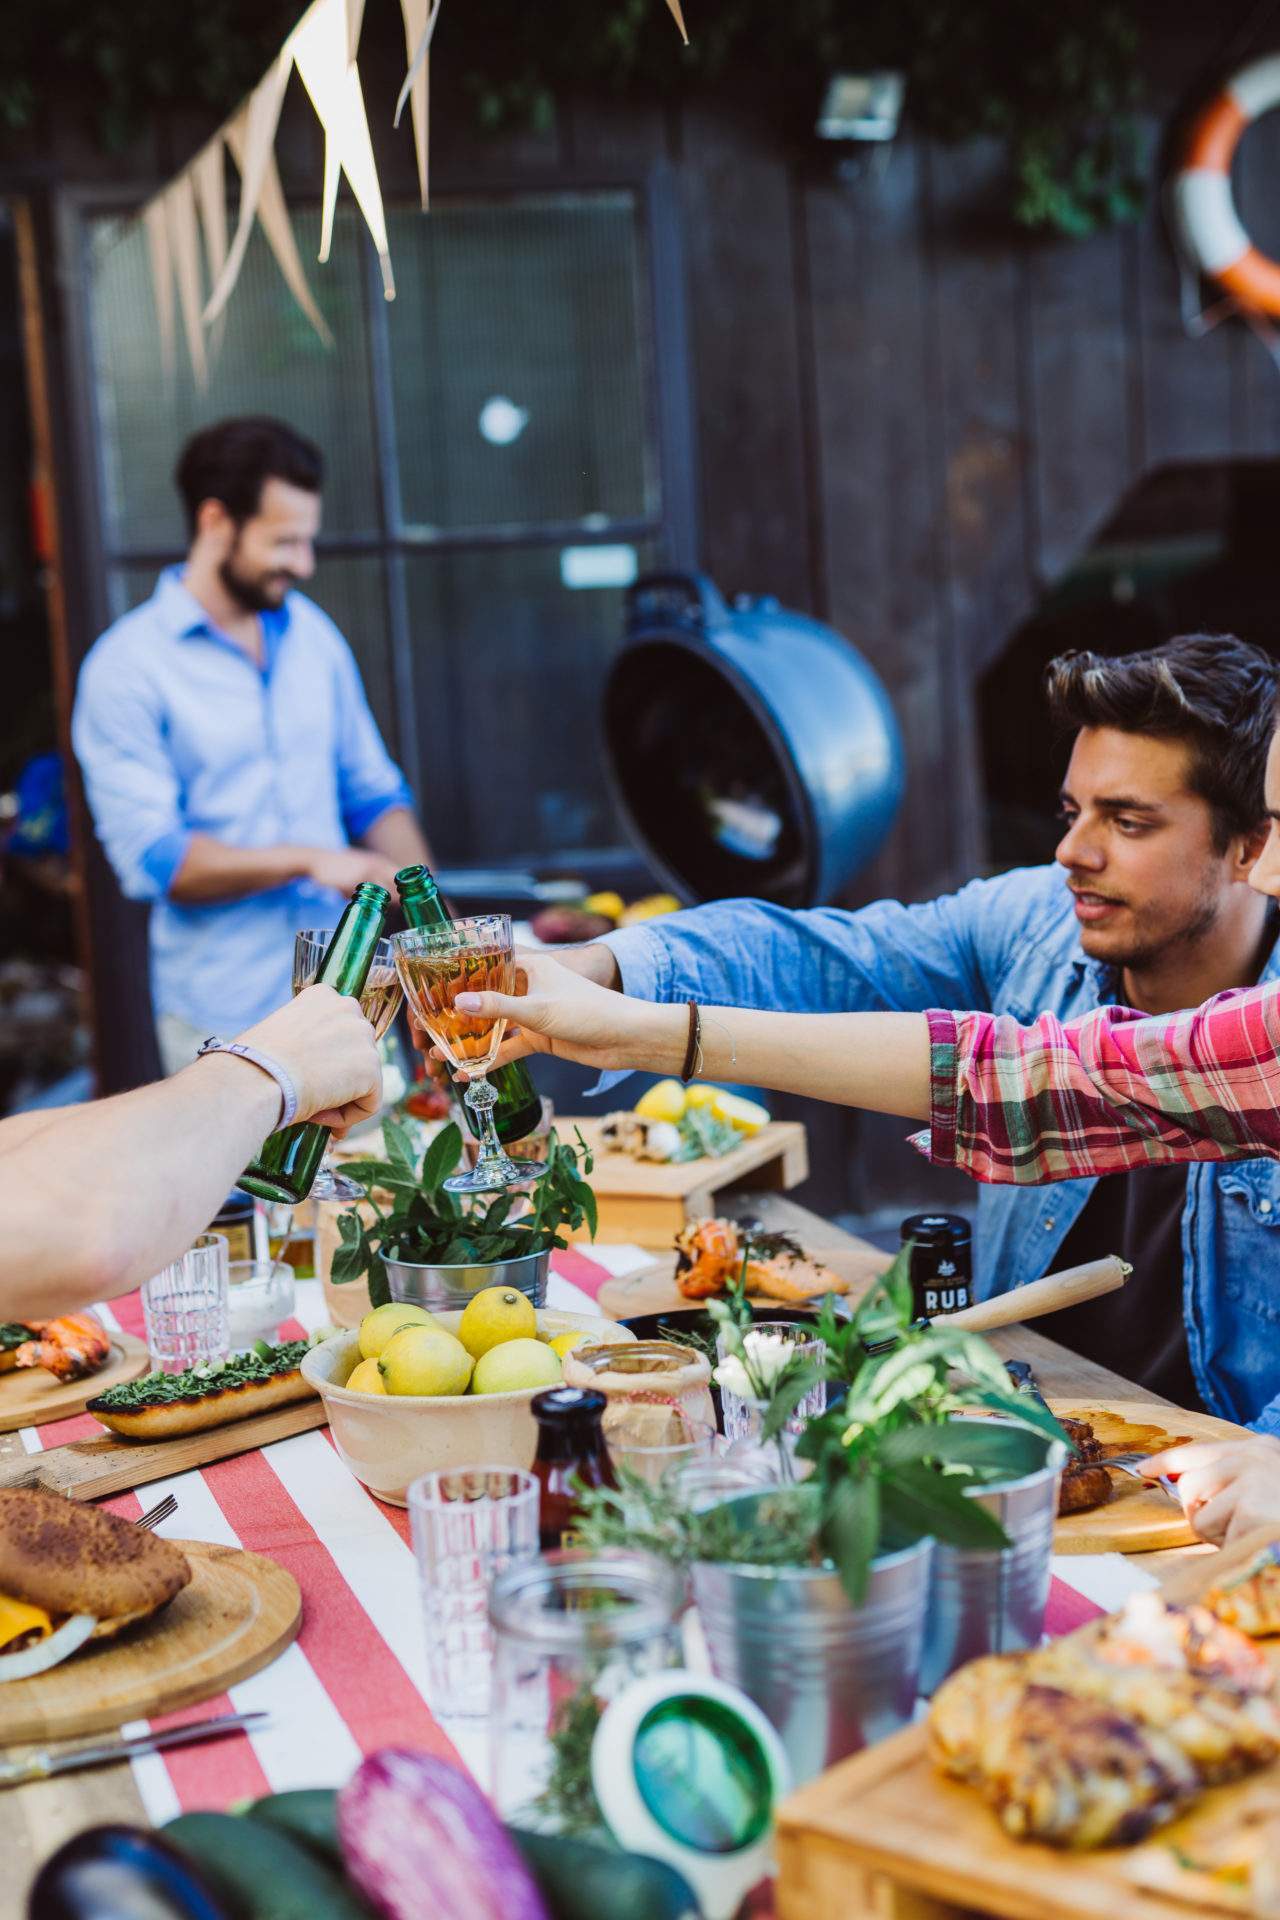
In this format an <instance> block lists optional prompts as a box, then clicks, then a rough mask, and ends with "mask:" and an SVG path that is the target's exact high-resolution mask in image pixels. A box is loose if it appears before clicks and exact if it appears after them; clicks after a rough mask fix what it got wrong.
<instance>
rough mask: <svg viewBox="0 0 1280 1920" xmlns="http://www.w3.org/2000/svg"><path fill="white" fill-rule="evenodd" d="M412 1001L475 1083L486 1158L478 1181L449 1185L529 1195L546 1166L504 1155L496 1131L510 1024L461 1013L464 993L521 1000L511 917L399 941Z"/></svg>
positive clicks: (472, 1177) (465, 1176) (451, 923)
mask: <svg viewBox="0 0 1280 1920" xmlns="http://www.w3.org/2000/svg"><path fill="white" fill-rule="evenodd" d="M391 944H392V946H393V948H394V949H395V956H396V971H397V972H398V973H399V975H400V980H401V983H402V985H403V987H404V991H405V998H406V999H407V1000H408V1002H409V1005H410V1006H411V1007H412V1009H413V1011H414V1013H415V1014H416V1015H417V1017H418V1020H419V1022H420V1023H421V1024H422V1026H424V1027H425V1028H426V1030H427V1032H428V1033H429V1034H430V1035H431V1038H432V1040H434V1042H435V1044H436V1045H437V1046H438V1047H439V1049H440V1051H441V1053H443V1054H444V1056H445V1058H446V1060H447V1061H448V1062H449V1064H450V1066H451V1067H453V1068H454V1070H455V1072H460V1073H465V1074H468V1075H469V1076H470V1078H469V1080H468V1084H467V1091H466V1094H465V1096H464V1097H465V1099H466V1103H467V1105H468V1106H469V1107H470V1109H471V1111H472V1113H474V1114H475V1116H476V1118H477V1120H478V1121H479V1123H480V1151H479V1154H478V1155H477V1158H476V1164H475V1166H474V1167H473V1168H472V1169H471V1171H470V1173H455V1174H452V1175H451V1176H450V1178H449V1179H448V1180H446V1181H445V1183H444V1184H445V1187H446V1188H447V1190H448V1191H449V1192H450V1193H497V1192H501V1191H502V1189H503V1188H505V1187H522V1186H525V1185H526V1184H527V1183H528V1182H529V1181H530V1180H536V1179H538V1178H539V1176H540V1175H541V1174H544V1173H545V1172H546V1170H547V1167H546V1162H545V1161H531V1160H522V1161H520V1162H518V1163H517V1162H516V1161H514V1160H512V1159H511V1158H510V1157H509V1155H507V1154H506V1153H504V1152H503V1149H502V1143H501V1141H500V1140H499V1138H498V1129H497V1127H496V1126H495V1125H494V1119H493V1110H494V1108H495V1106H496V1105H497V1104H498V1090H497V1088H496V1087H494V1086H493V1085H492V1084H491V1082H490V1081H489V1079H488V1078H487V1075H488V1071H489V1068H490V1067H491V1066H492V1065H493V1063H494V1061H495V1060H496V1059H497V1057H498V1049H499V1047H500V1046H501V1045H502V1036H503V1034H504V1033H505V1031H506V1026H507V1023H506V1021H505V1020H487V1019H484V1018H483V1017H482V1016H481V1015H479V1014H475V1013H459V1012H458V1011H457V1009H456V1008H455V1006H454V1001H455V1000H456V999H457V997H458V995H459V994H460V993H508V994H509V993H514V992H515V987H516V962H515V950H514V947H513V945H512V939H511V921H510V918H509V916H508V915H507V914H505V913H485V914H480V915H477V916H476V917H474V918H472V919H468V920H447V921H446V922H445V923H444V925H443V926H433V927H412V928H410V929H409V931H408V932H407V933H397V934H394V935H393V936H392V940H391Z"/></svg>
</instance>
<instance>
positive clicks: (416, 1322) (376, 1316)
mask: <svg viewBox="0 0 1280 1920" xmlns="http://www.w3.org/2000/svg"><path fill="white" fill-rule="evenodd" d="M439 1324H440V1323H439V1321H438V1320H437V1319H436V1317H435V1315H434V1314H432V1313H428V1312H427V1310H426V1308H425V1307H414V1306H408V1305H406V1303H405V1302H404V1301H403V1300H388V1302H387V1304H386V1306H385V1307H374V1309H373V1311H372V1312H371V1313H366V1315H365V1317H364V1319H363V1320H362V1321H361V1322H360V1357H361V1358H362V1359H363V1360H376V1359H377V1357H378V1355H379V1354H380V1353H381V1352H382V1349H383V1348H384V1347H385V1346H386V1344H387V1342H388V1340H389V1339H390V1338H391V1336H392V1334H393V1333H399V1331H400V1329H401V1327H437V1326H439Z"/></svg>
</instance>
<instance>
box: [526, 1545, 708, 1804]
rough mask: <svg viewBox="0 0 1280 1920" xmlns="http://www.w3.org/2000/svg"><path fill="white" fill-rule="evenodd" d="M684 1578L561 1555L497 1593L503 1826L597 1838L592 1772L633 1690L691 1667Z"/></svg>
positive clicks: (644, 1561) (648, 1561)
mask: <svg viewBox="0 0 1280 1920" xmlns="http://www.w3.org/2000/svg"><path fill="white" fill-rule="evenodd" d="M684 1604H685V1579H684V1575H683V1573H682V1572H681V1571H680V1569H679V1568H677V1567H673V1566H669V1565H668V1564H667V1562H666V1561H664V1560H656V1559H654V1558H652V1556H650V1555H649V1554H645V1553H626V1552H622V1551H614V1552H609V1553H598V1554H592V1553H583V1552H577V1551H573V1550H569V1549H562V1550H561V1551H559V1552H556V1553H544V1554H543V1555H542V1556H541V1557H540V1558H539V1559H536V1560H532V1561H528V1562H526V1563H524V1564H522V1565H520V1566H515V1567H509V1568H508V1569H507V1571H506V1572H505V1573H503V1574H499V1576H498V1578H497V1579H496V1580H495V1581H494V1583H493V1594H492V1597H491V1599H490V1602H489V1612H490V1616H491V1618H492V1620H493V1631H494V1653H493V1713H492V1716H491V1721H490V1736H491V1741H492V1749H491V1750H492V1791H493V1797H494V1799H495V1801H496V1802H497V1806H498V1811H499V1813H500V1814H501V1815H502V1817H503V1819H504V1820H515V1819H516V1818H517V1817H518V1821H519V1824H520V1825H521V1826H531V1827H540V1828H544V1829H549V1830H551V1831H553V1832H554V1831H557V1830H565V1829H567V1830H569V1831H571V1832H574V1833H579V1834H581V1833H583V1832H589V1831H590V1829H591V1827H592V1825H593V1823H595V1824H598V1823H599V1811H598V1809H597V1808H596V1805H595V1796H594V1795H593V1793H592V1792H591V1788H590V1783H589V1775H588V1769H587V1767H586V1765H585V1764H584V1760H585V1756H586V1755H587V1754H588V1753H589V1752H590V1746H591V1739H592V1736H593V1734H594V1732H595V1728H596V1726H597V1724H598V1723H599V1720H600V1717H601V1715H602V1714H603V1712H604V1710H605V1708H606V1707H607V1706H608V1705H609V1704H610V1702H611V1701H612V1700H614V1699H615V1698H616V1697H617V1695H618V1694H619V1693H621V1692H622V1690H623V1689H624V1688H625V1687H627V1686H628V1685H630V1683H631V1681H633V1680H638V1679H640V1678H642V1677H643V1676H644V1675H646V1674H650V1673H656V1672H658V1671H659V1670H661V1669H662V1668H665V1667H678V1666H680V1665H681V1664H682V1646H681V1633H680V1615H681V1613H682V1611H683V1609H684Z"/></svg>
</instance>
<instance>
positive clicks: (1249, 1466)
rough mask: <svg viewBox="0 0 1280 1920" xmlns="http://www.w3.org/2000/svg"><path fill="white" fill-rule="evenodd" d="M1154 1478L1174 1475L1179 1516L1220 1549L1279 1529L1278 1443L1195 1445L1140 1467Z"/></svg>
mask: <svg viewBox="0 0 1280 1920" xmlns="http://www.w3.org/2000/svg"><path fill="white" fill-rule="evenodd" d="M1142 1471H1143V1473H1145V1474H1147V1475H1149V1476H1150V1477H1151V1478H1152V1479H1155V1478H1156V1477H1157V1476H1158V1475H1160V1474H1162V1473H1167V1474H1172V1475H1174V1476H1175V1478H1176V1479H1177V1482H1178V1498H1179V1499H1180V1500H1181V1502H1182V1507H1183V1511H1184V1513H1185V1514H1186V1516H1187V1518H1188V1520H1189V1521H1190V1522H1191V1524H1192V1526H1193V1527H1194V1528H1195V1530H1196V1532H1197V1533H1198V1534H1199V1535H1200V1538H1201V1539H1202V1540H1212V1541H1213V1542H1214V1543H1215V1544H1216V1545H1218V1546H1221V1545H1223V1544H1224V1543H1225V1542H1226V1541H1228V1540H1238V1539H1239V1538H1240V1536H1241V1535H1242V1534H1245V1533H1249V1532H1251V1531H1252V1530H1253V1529H1255V1528H1257V1527H1267V1526H1272V1527H1280V1440H1277V1439H1275V1438H1274V1437H1273V1436H1272V1435H1271V1434H1267V1433H1255V1434H1250V1435H1249V1436H1248V1437H1247V1438H1241V1439H1239V1440H1196V1441H1193V1442H1192V1443H1191V1444H1190V1445H1189V1446H1185V1447H1170V1448H1168V1450H1167V1451H1166V1452H1164V1453H1157V1454H1154V1455H1153V1456H1152V1458H1151V1459H1150V1460H1144V1461H1143V1462H1142Z"/></svg>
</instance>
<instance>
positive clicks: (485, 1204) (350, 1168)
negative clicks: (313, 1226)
mask: <svg viewBox="0 0 1280 1920" xmlns="http://www.w3.org/2000/svg"><path fill="white" fill-rule="evenodd" d="M383 1139H384V1142H385V1144H386V1150H387V1158H386V1159H385V1160H348V1161H346V1162H344V1164H343V1172H344V1173H347V1174H349V1175H350V1176H351V1178H352V1179H353V1180H357V1181H359V1182H360V1184H361V1186H363V1188H364V1190H365V1203H364V1204H365V1206H366V1207H367V1209H368V1212H369V1213H370V1214H371V1215H372V1218H366V1217H365V1215H364V1213H363V1212H361V1211H359V1210H357V1209H356V1208H353V1209H352V1210H351V1211H350V1212H348V1213H344V1214H342V1215H341V1216H340V1218H339V1220H338V1231H339V1234H340V1235H341V1240H340V1243H339V1245H338V1246H337V1248H336V1249H335V1251H334V1256H333V1266H332V1270H331V1273H330V1279H331V1280H332V1281H333V1283H334V1284H335V1285H337V1286H341V1285H343V1284H345V1283H349V1282H351V1281H353V1280H359V1279H360V1278H361V1277H362V1276H367V1278H368V1284H369V1301H370V1304H371V1305H372V1306H375V1307H378V1306H382V1305H383V1304H384V1303H385V1302H387V1301H389V1300H407V1301H413V1302H414V1303H415V1304H416V1305H418V1306H423V1307H427V1308H429V1309H440V1310H445V1309H447V1308H457V1307H465V1306H466V1304H467V1302H468V1301H469V1300H470V1298H471V1296H472V1295H473V1294H474V1293H478V1292H479V1291H480V1290H481V1288H483V1287H492V1286H512V1287H517V1288H518V1289H519V1290H520V1292H522V1293H525V1294H527V1295H528V1297H529V1298H530V1300H532V1302H533V1304H534V1305H535V1306H536V1307H540V1306H543V1305H544V1304H545V1297H546V1285H547V1268H548V1265H549V1263H550V1259H551V1254H552V1252H553V1251H554V1249H555V1248H556V1247H565V1246H568V1244H569V1241H568V1236H569V1234H570V1233H572V1232H574V1231H575V1230H576V1229H577V1228H578V1227H580V1226H582V1225H584V1224H585V1225H586V1227H587V1229H588V1231H589V1232H590V1233H591V1234H592V1235H593V1236H594V1234H595V1230H596V1197H595V1194H594V1193H593V1192H592V1190H591V1188H590V1186H589V1185H588V1183H587V1179H586V1176H587V1175H588V1174H589V1173H590V1172H591V1165H592V1161H591V1152H590V1149H589V1148H588V1147H587V1145H586V1143H585V1142H584V1141H583V1139H582V1136H581V1135H580V1134H579V1136H578V1145H577V1147H576V1148H574V1147H570V1146H567V1145H566V1144H565V1143H564V1142H563V1141H561V1140H559V1139H557V1137H556V1135H555V1134H554V1133H553V1134H552V1135H551V1136H550V1139H549V1140H548V1142H547V1155H546V1158H547V1171H546V1173H545V1174H544V1175H543V1176H542V1178H541V1179H540V1180H539V1181H538V1183H537V1185H536V1186H535V1187H533V1189H532V1190H531V1191H529V1192H527V1193H526V1192H524V1191H522V1190H520V1191H517V1192H515V1193H500V1194H497V1195H495V1196H494V1197H493V1198H492V1199H481V1200H479V1201H469V1202H467V1203H466V1204H464V1203H463V1202H462V1201H460V1200H459V1199H458V1198H457V1197H456V1196H455V1195H454V1194H452V1193H448V1192H446V1191H445V1187H444V1182H445V1180H446V1178H447V1177H448V1175H449V1174H450V1173H452V1172H453V1169H454V1168H455V1167H456V1166H457V1164H458V1158H459V1155H460V1154H461V1152H462V1135H461V1133H460V1132H459V1130H458V1128H457V1127H456V1126H455V1125H454V1124H453V1123H452V1122H451V1123H450V1124H449V1125H448V1126H447V1127H443V1128H442V1129H441V1131H440V1132H439V1133H438V1134H436V1136H435V1138H434V1139H433V1140H432V1141H431V1143H430V1144H429V1146H428V1147H427V1149H426V1151H425V1153H423V1154H422V1156H421V1159H420V1160H419V1158H418V1155H417V1153H416V1151H415V1147H414V1142H413V1137H412V1134H411V1133H410V1131H409V1129H408V1127H407V1126H406V1125H405V1124H404V1122H403V1121H401V1120H400V1119H398V1118H392V1119H390V1120H388V1121H386V1122H385V1123H384V1126H383ZM520 1207H523V1208H524V1209H525V1210H524V1211H523V1212H520V1211H518V1208H520ZM513 1214H515V1216H516V1217H514V1218H513V1217H512V1216H513Z"/></svg>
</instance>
